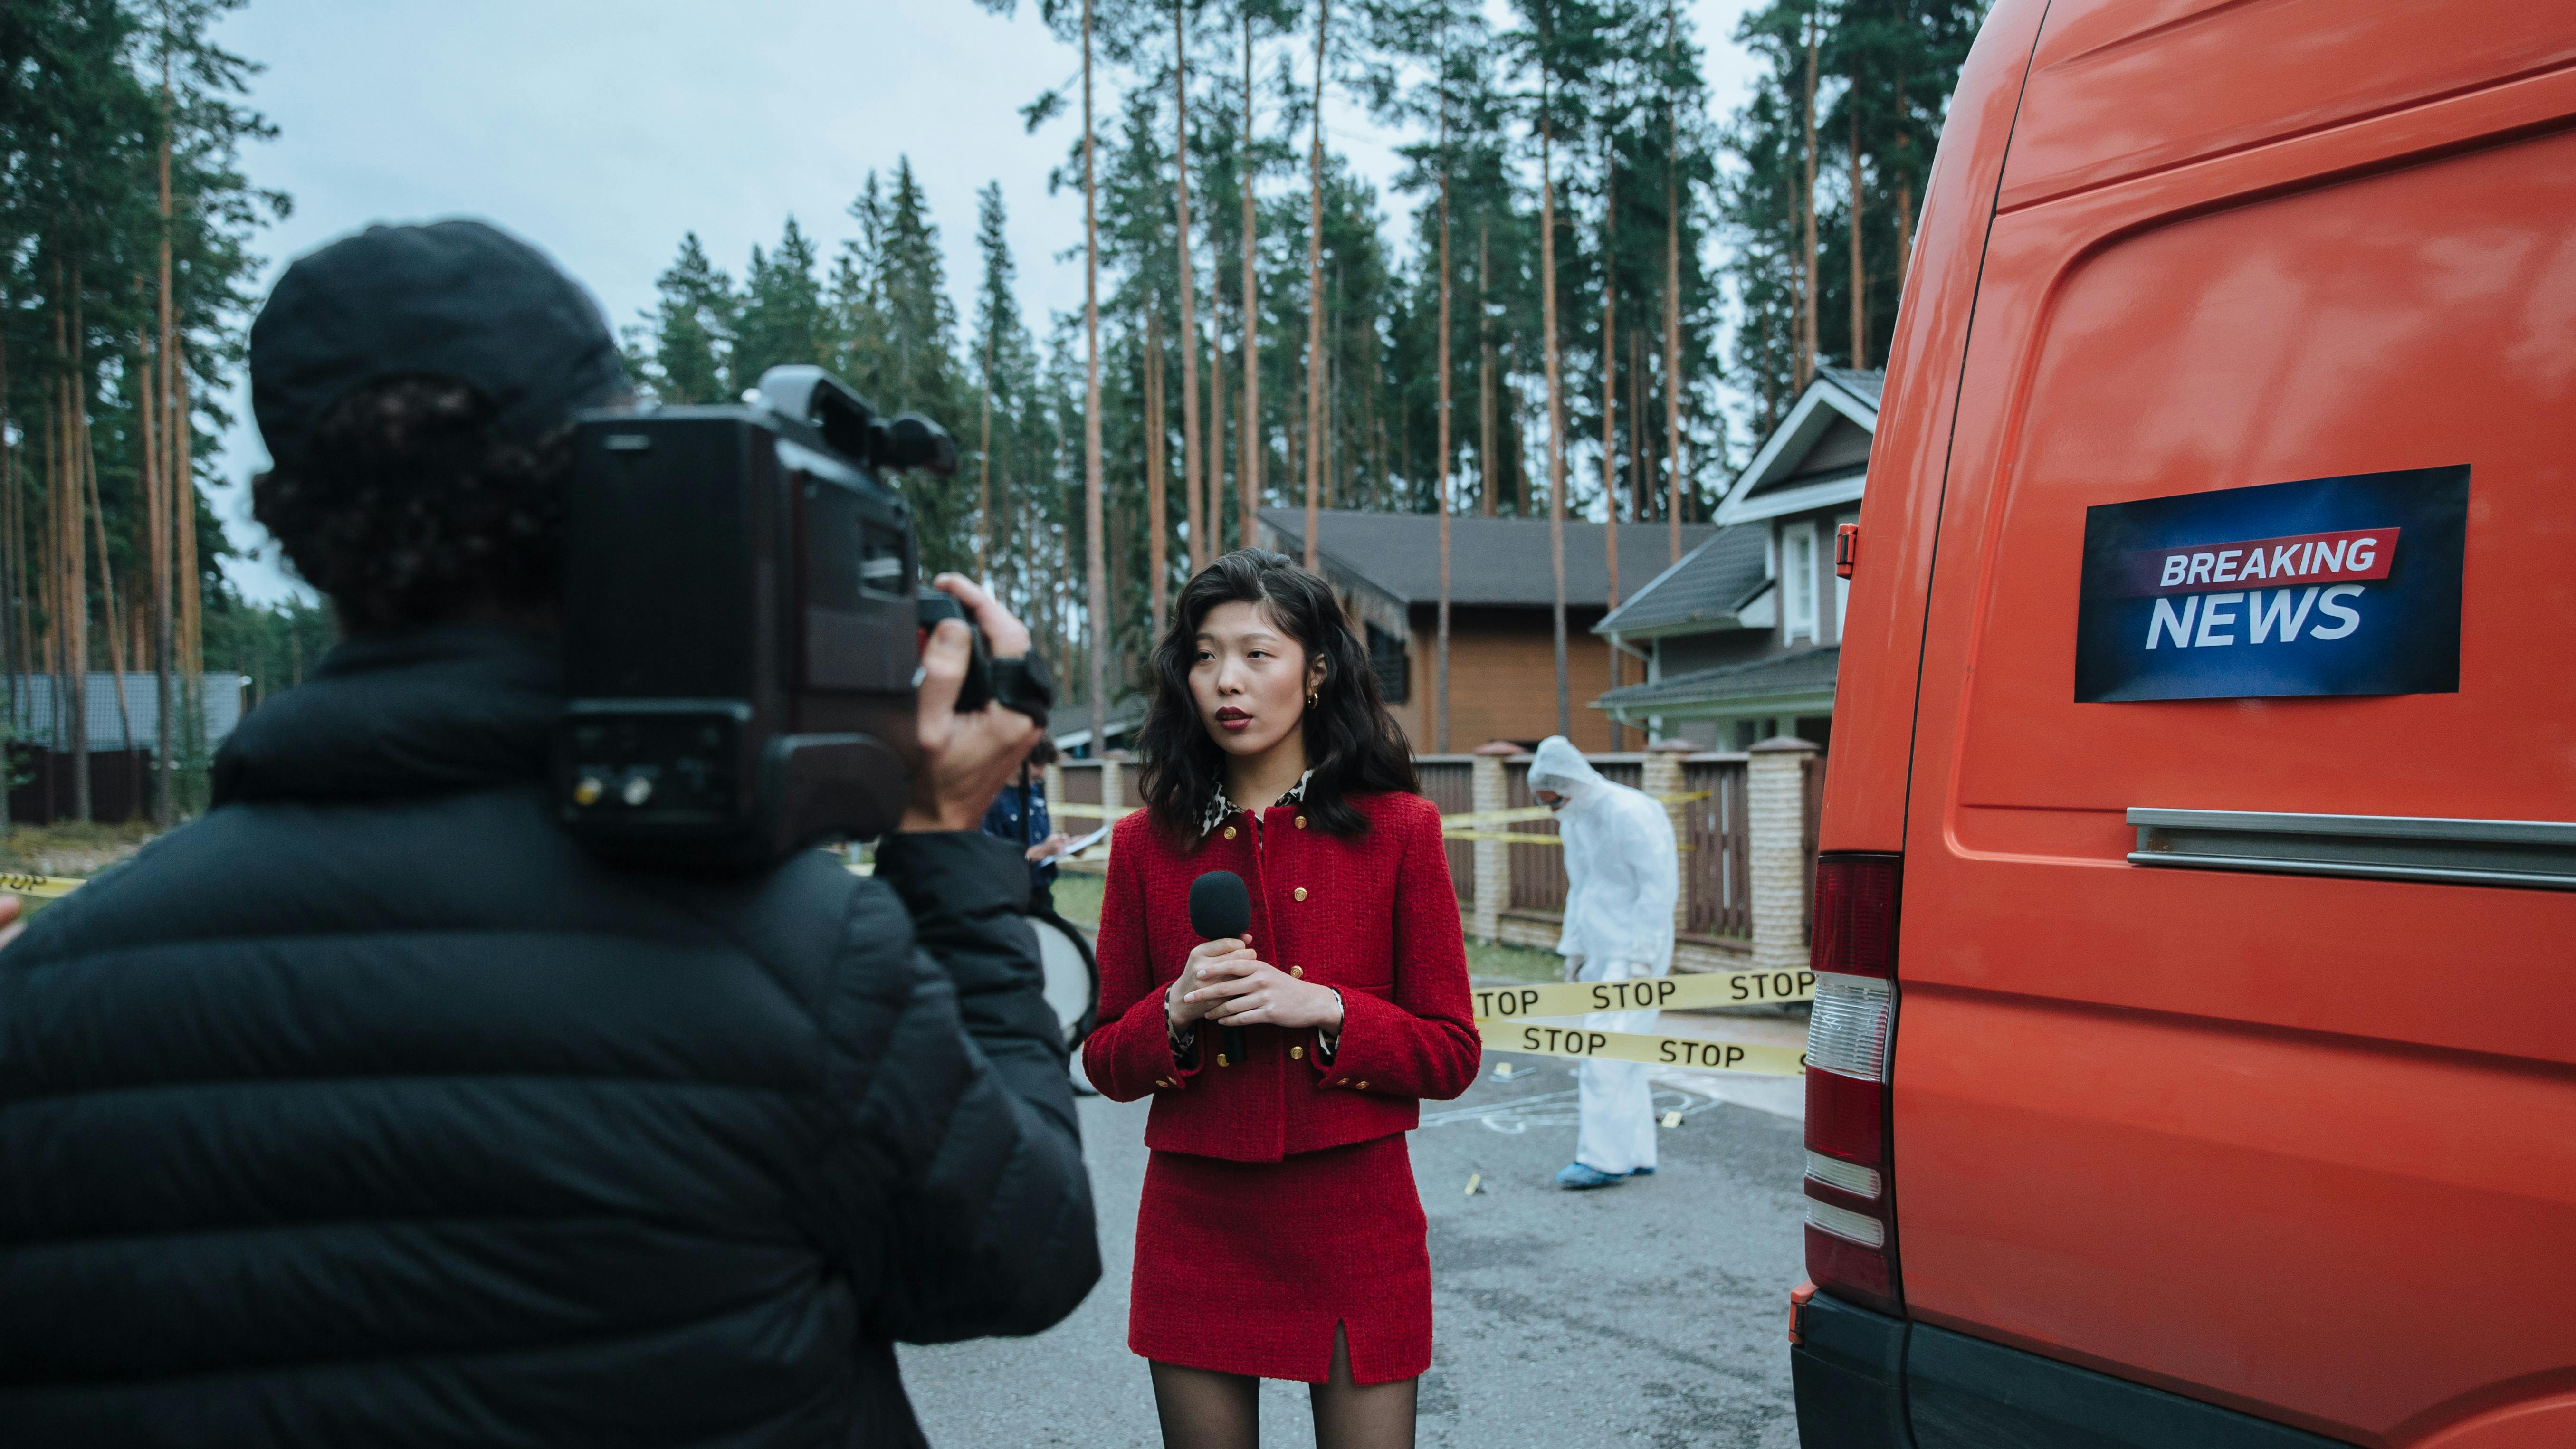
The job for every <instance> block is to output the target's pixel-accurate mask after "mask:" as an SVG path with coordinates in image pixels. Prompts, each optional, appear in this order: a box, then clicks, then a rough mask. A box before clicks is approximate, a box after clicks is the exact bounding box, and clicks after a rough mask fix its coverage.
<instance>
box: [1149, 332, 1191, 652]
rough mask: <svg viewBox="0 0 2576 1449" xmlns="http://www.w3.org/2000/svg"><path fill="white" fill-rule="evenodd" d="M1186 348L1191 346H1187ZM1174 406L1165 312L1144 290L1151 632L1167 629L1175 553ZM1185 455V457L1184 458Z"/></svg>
mask: <svg viewBox="0 0 2576 1449" xmlns="http://www.w3.org/2000/svg"><path fill="white" fill-rule="evenodd" d="M1182 350H1183V351H1184V352H1186V351H1188V349H1187V348H1183V349H1182ZM1170 418H1171V413H1170V410H1169V409H1168V408H1167V407H1166V406H1165V404H1164V399H1163V317H1162V312H1161V309H1160V308H1158V307H1156V306H1155V305H1154V294H1153V293H1152V292H1151V291H1148V292H1147V293H1146V294H1145V597H1146V618H1147V619H1149V620H1151V621H1152V625H1151V627H1150V628H1148V629H1147V630H1146V637H1147V638H1149V639H1150V638H1154V637H1157V636H1159V635H1160V634H1161V633H1162V632H1163V602H1164V599H1165V598H1166V597H1167V595H1168V591H1169V588H1170V581H1169V579H1168V578H1167V575H1168V574H1169V572H1170V569H1171V559H1170V556H1169V554H1168V553H1167V552H1166V550H1167V549H1168V548H1169V546H1170V543H1169V540H1170V538H1171V513H1170V506H1169V503H1168V501H1167V499H1168V497H1169V489H1170V487H1171V484H1170V481H1169V479H1170V475H1171V467H1172V464H1171V457H1170V454H1169V453H1168V452H1167V451H1166V449H1167V448H1168V447H1169V446H1170V444H1171V427H1170ZM1185 461H1186V460H1185Z"/></svg>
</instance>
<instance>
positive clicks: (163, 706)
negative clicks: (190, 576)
mask: <svg viewBox="0 0 2576 1449" xmlns="http://www.w3.org/2000/svg"><path fill="white" fill-rule="evenodd" d="M170 115H171V106H170V54H169V50H168V49H167V47H164V49H163V50H162V53H161V152H160V159H159V163H158V169H159V175H160V183H159V184H160V192H161V277H160V288H159V292H160V295H159V310H160V318H159V321H160V337H159V344H160V345H159V346H158V347H156V348H155V349H154V350H153V353H152V365H151V367H150V368H149V369H148V370H147V371H148V373H149V375H150V376H151V377H152V378H153V379H154V382H155V383H156V384H157V385H156V386H155V387H154V388H153V389H152V406H153V410H154V425H153V426H152V427H151V428H150V429H149V430H147V434H146V436H147V437H148V438H149V439H150V443H149V447H150V450H151V455H152V460H153V462H152V468H151V481H150V484H149V491H150V499H149V503H148V505H147V510H146V511H147V513H148V514H149V516H150V519H151V524H152V547H151V549H150V555H151V559H150V562H151V567H152V634H153V638H152V672H153V676H154V679H153V683H154V685H155V687H156V690H157V692H158V695H159V704H158V706H157V708H156V710H155V713H156V715H157V716H158V718H157V719H156V720H155V721H154V733H155V734H156V735H157V736H158V739H157V740H156V742H155V747H154V754H153V766H154V768H153V773H152V823H153V824H155V825H157V826H159V827H161V828H162V829H164V830H167V829H169V828H170V827H171V826H172V825H174V824H176V823H177V821H178V804H177V797H176V796H175V795H174V794H173V793H172V790H173V787H174V785H175V782H176V779H177V774H178V772H177V770H176V769H175V768H174V763H173V756H172V754H171V749H172V745H173V744H174V742H175V741H176V739H177V734H176V731H175V728H174V726H175V725H176V723H177V722H176V721H175V720H173V719H172V718H171V716H172V715H173V714H175V713H176V712H177V710H176V703H177V697H178V696H177V691H176V690H174V689H173V688H172V687H171V686H172V685H173V684H174V683H175V682H176V681H175V680H174V679H173V678H172V677H171V676H172V673H173V664H174V660H175V657H176V650H175V645H176V643H177V640H176V637H175V630H176V621H175V620H174V619H173V618H172V616H171V615H172V608H171V606H172V604H173V603H174V602H175V600H174V599H173V598H172V597H171V595H172V592H173V591H172V589H171V584H172V579H171V576H170V573H171V563H172V556H173V554H174V553H175V552H176V550H175V548H174V547H173V544H174V540H173V538H172V536H171V531H170V530H171V520H172V519H173V518H175V517H176V516H177V510H175V509H174V508H172V507H171V501H172V499H173V498H175V497H176V496H177V495H176V493H175V492H174V491H173V489H172V486H171V485H172V484H173V482H174V481H175V474H174V472H173V469H172V466H171V464H172V460H173V458H174V457H175V456H176V454H175V453H174V452H173V445H174V444H175V442H176V441H177V440H176V439H175V438H174V437H173V436H172V434H173V432H174V431H175V429H173V428H172V426H171V420H170V401H171V399H172V398H173V397H174V396H176V390H175V389H174V388H173V387H172V386H171V381H172V378H171V357H172V356H173V350H172V337H173V333H174V330H175V328H174V318H173V316H172V309H173V299H172V295H171V290H170V218H171V211H170V132H171V121H170Z"/></svg>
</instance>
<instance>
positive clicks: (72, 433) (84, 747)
mask: <svg viewBox="0 0 2576 1449" xmlns="http://www.w3.org/2000/svg"><path fill="white" fill-rule="evenodd" d="M69 295H70V297H71V299H72V314H71V319H70V322H69V327H68V337H66V328H65V320H64V317H63V311H62V306H61V304H60V303H59V302H58V303H56V305H55V308H54V329H55V332H54V336H55V340H56V342H57V344H58V349H59V350H60V351H61V352H62V353H63V357H64V360H65V362H66V364H67V367H66V370H65V372H64V374H63V379H62V388H61V392H62V399H63V401H62V408H63V425H62V439H63V459H62V468H61V470H60V476H61V479H62V492H61V495H60V497H59V499H58V503H57V508H56V513H57V516H58V519H59V521H58V522H57V523H56V525H55V533H54V546H55V548H56V549H58V550H60V552H61V554H62V569H63V588H62V592H61V593H60V594H59V595H57V597H58V598H59V599H60V600H61V608H62V612H63V626H64V628H63V672H64V674H65V676H66V677H67V678H68V679H69V680H70V683H71V692H70V703H71V751H70V753H71V768H72V818H73V819H75V820H78V821H80V822H81V823H82V824H84V825H86V824H88V823H90V821H91V820H92V819H93V818H94V816H93V813H92V810H91V806H92V801H91V800H90V793H89V571H88V568H87V566H86V563H85V558H86V555H85V553H84V551H83V547H82V543H81V533H82V529H81V514H82V513H83V512H85V511H86V509H85V508H84V506H83V502H82V494H83V490H82V487H81V478H82V472H83V467H84V464H83V462H82V460H83V459H84V458H86V457H87V456H88V454H89V389H88V386H87V385H86V382H85V377H84V374H85V371H86V369H85V368H84V367H83V359H82V356H81V353H82V351H83V349H82V347H81V331H82V322H81V306H80V297H81V273H80V268H79V267H78V266H77V265H75V266H74V267H73V268H72V273H71V291H70V293H69Z"/></svg>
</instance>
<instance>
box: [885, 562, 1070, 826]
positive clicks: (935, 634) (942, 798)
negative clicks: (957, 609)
mask: <svg viewBox="0 0 2576 1449" xmlns="http://www.w3.org/2000/svg"><path fill="white" fill-rule="evenodd" d="M930 586H931V587H932V588H935V589H937V590H939V591H940V592H942V593H944V594H946V595H948V596H949V597H950V598H953V599H955V600H956V601H957V602H958V603H960V604H963V605H965V606H966V610H967V612H968V613H970V614H972V615H974V617H975V627H976V628H977V629H978V630H980V631H982V633H983V635H984V643H985V645H986V647H987V648H989V649H991V650H992V652H993V656H994V657H995V658H997V659H1010V658H1015V657H1017V656H1020V655H1024V654H1026V653H1028V652H1029V629H1028V626H1027V625H1025V624H1023V623H1021V622H1020V621H1019V620H1018V619H1016V618H1013V617H1012V616H1011V611H1010V610H1008V609H1005V608H1003V607H1002V606H1001V604H999V603H998V602H996V601H995V600H994V598H993V596H992V595H990V594H988V593H985V592H984V591H983V590H982V589H981V588H978V587H976V585H975V584H974V582H973V581H972V580H969V579H967V578H964V577H962V576H960V575H957V574H941V575H940V576H939V577H937V578H935V579H933V580H931V581H930ZM972 648H973V644H972V638H971V636H970V635H969V634H968V633H967V632H966V626H965V625H963V624H960V623H958V622H957V621H956V620H954V619H950V620H946V621H944V622H942V623H941V624H940V626H939V627H938V628H937V629H935V630H933V631H931V635H930V642H929V643H927V644H926V645H924V646H923V647H922V651H921V688H920V690H919V691H917V694H918V705H917V710H918V712H917V714H916V715H915V721H916V723H915V728H916V729H918V731H919V732H920V733H919V738H920V741H921V770H920V773H919V774H918V775H916V776H915V777H914V779H913V782H912V800H911V802H910V803H908V804H907V805H905V806H904V811H903V824H902V825H901V826H900V827H898V828H900V829H903V830H973V829H975V828H976V827H977V826H978V825H980V824H981V823H982V822H983V819H984V811H985V810H986V809H987V808H989V807H990V806H991V805H992V803H993V797H994V796H996V795H999V794H1001V793H1002V787H1003V786H1004V785H1007V784H1009V783H1010V780H1011V774H1012V772H1013V771H1015V770H1017V769H1019V767H1020V761H1021V760H1023V759H1026V758H1027V757H1028V753H1029V747H1030V746H1031V745H1034V744H1036V743H1037V738H1038V725H1037V722H1036V721H1035V720H1032V719H1030V718H1029V717H1028V716H1027V715H1024V714H1022V713H1020V712H1019V711H1018V710H1015V709H1005V708H1003V707H1002V706H1001V705H998V704H988V705H986V706H984V707H983V708H982V709H979V710H977V711H975V712H974V713H973V714H959V713H958V712H957V708H956V706H957V690H958V687H959V685H961V684H962V683H964V681H965V678H966V663H967V659H968V658H969V656H970V654H971V653H972Z"/></svg>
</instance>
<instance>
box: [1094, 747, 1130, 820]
mask: <svg viewBox="0 0 2576 1449" xmlns="http://www.w3.org/2000/svg"><path fill="white" fill-rule="evenodd" d="M1126 805H1127V752H1126V751H1125V750H1104V751H1102V752H1101V755H1100V823H1101V824H1103V825H1107V824H1109V823H1110V822H1112V821H1114V820H1116V819H1117V818H1118V812H1119V811H1120V810H1122V809H1124V808H1126Z"/></svg>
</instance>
